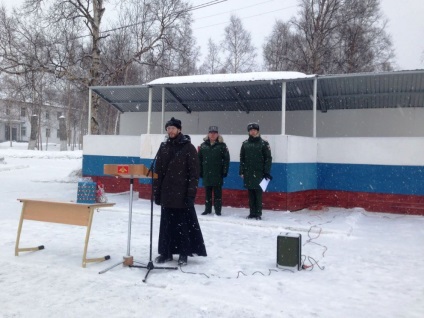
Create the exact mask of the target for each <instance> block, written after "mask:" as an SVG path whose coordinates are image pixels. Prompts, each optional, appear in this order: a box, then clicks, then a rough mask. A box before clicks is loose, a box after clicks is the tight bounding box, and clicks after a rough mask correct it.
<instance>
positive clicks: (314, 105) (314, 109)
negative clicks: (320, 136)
mask: <svg viewBox="0 0 424 318" xmlns="http://www.w3.org/2000/svg"><path fill="white" fill-rule="evenodd" d="M317 83H318V78H317V77H315V78H314V93H313V94H314V96H313V101H312V102H313V110H312V111H313V117H314V118H313V128H312V137H314V138H315V137H316V136H317V87H318V85H317Z"/></svg>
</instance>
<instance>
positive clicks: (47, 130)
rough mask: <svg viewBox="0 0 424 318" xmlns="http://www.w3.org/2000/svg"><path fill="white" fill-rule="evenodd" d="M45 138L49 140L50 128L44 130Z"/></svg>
mask: <svg viewBox="0 0 424 318" xmlns="http://www.w3.org/2000/svg"><path fill="white" fill-rule="evenodd" d="M46 137H47V138H49V137H50V128H46Z"/></svg>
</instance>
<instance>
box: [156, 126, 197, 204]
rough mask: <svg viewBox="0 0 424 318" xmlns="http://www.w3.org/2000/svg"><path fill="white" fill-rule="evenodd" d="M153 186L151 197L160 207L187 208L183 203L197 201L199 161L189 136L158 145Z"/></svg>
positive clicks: (180, 135)
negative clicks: (195, 199)
mask: <svg viewBox="0 0 424 318" xmlns="http://www.w3.org/2000/svg"><path fill="white" fill-rule="evenodd" d="M154 171H155V172H156V173H157V174H158V178H157V179H154V182H153V191H154V192H153V193H154V196H155V198H156V199H160V202H161V205H162V207H165V208H175V209H183V208H187V205H186V202H185V199H186V198H187V197H192V198H195V197H196V192H197V186H198V183H199V158H198V156H197V151H196V148H195V147H194V146H193V144H192V143H191V140H190V136H187V135H183V134H181V133H180V134H179V135H178V136H177V137H176V138H174V139H168V140H167V141H165V142H163V143H162V144H161V145H160V148H159V151H158V155H157V159H156V165H155V170H154Z"/></svg>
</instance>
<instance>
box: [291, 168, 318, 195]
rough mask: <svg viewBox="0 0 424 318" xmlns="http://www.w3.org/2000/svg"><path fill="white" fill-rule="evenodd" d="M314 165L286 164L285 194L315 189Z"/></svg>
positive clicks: (315, 169)
mask: <svg viewBox="0 0 424 318" xmlns="http://www.w3.org/2000/svg"><path fill="white" fill-rule="evenodd" d="M317 173H318V172H317V164H316V163H290V164H287V192H298V191H306V190H315V189H317Z"/></svg>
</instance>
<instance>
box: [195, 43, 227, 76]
mask: <svg viewBox="0 0 424 318" xmlns="http://www.w3.org/2000/svg"><path fill="white" fill-rule="evenodd" d="M220 53H221V48H220V47H219V45H218V44H216V43H215V42H214V41H212V39H211V38H209V40H208V54H207V55H206V57H205V59H204V61H203V64H202V65H201V66H200V68H199V73H200V74H217V73H222V72H223V70H222V62H221V58H220Z"/></svg>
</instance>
